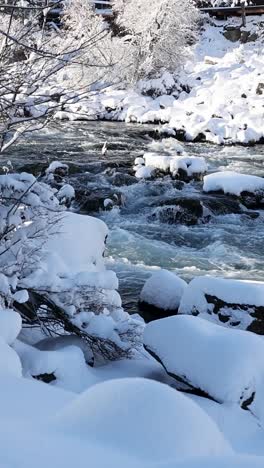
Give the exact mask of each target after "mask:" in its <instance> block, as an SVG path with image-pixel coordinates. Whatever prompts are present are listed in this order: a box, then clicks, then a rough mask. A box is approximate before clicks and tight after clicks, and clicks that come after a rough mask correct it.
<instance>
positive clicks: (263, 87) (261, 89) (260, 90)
mask: <svg viewBox="0 0 264 468" xmlns="http://www.w3.org/2000/svg"><path fill="white" fill-rule="evenodd" d="M256 94H259V95H261V94H264V83H259V84H258V86H257V89H256Z"/></svg>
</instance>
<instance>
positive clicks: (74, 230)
mask: <svg viewBox="0 0 264 468" xmlns="http://www.w3.org/2000/svg"><path fill="white" fill-rule="evenodd" d="M107 235H108V229H107V227H106V225H105V224H104V222H103V221H101V220H99V219H96V218H93V217H91V216H84V215H80V214H76V213H71V212H66V213H65V214H64V215H63V219H62V223H61V224H60V227H59V232H58V234H54V235H53V236H51V237H50V238H49V240H48V242H47V244H46V249H47V251H50V252H51V253H52V252H55V253H56V255H57V256H58V257H59V258H60V262H63V264H64V266H65V267H66V268H65V269H66V270H67V269H68V270H69V271H71V273H73V272H76V273H80V272H81V271H86V270H89V269H90V270H91V269H92V267H93V269H94V270H95V271H96V270H100V269H103V268H104V264H103V252H104V250H105V238H106V236H107Z"/></svg>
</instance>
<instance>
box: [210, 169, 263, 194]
mask: <svg viewBox="0 0 264 468" xmlns="http://www.w3.org/2000/svg"><path fill="white" fill-rule="evenodd" d="M203 190H204V192H215V191H218V190H221V191H222V192H224V193H228V194H231V195H237V196H239V195H240V194H241V193H242V192H252V193H255V192H257V191H259V190H264V179H263V178H262V177H258V176H253V175H248V174H239V173H238V172H233V171H223V172H215V173H214V174H209V175H207V176H205V178H204V185H203Z"/></svg>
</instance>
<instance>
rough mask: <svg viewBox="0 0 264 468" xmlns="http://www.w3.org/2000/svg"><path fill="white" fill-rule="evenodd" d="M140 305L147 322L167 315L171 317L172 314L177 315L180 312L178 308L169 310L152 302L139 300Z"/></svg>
mask: <svg viewBox="0 0 264 468" xmlns="http://www.w3.org/2000/svg"><path fill="white" fill-rule="evenodd" d="M138 307H139V310H140V312H141V314H140V315H141V316H142V317H143V319H144V320H145V322H146V323H149V322H152V321H153V320H159V319H162V318H165V317H171V316H172V315H176V314H177V313H178V309H175V310H168V309H166V310H165V309H160V308H159V307H156V306H154V305H152V304H148V302H145V301H139V302H138Z"/></svg>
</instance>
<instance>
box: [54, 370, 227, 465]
mask: <svg viewBox="0 0 264 468" xmlns="http://www.w3.org/2000/svg"><path fill="white" fill-rule="evenodd" d="M54 424H56V430H57V433H58V432H59V431H62V432H64V433H67V434H69V435H73V436H75V437H78V439H80V440H83V441H90V442H91V441H96V442H98V443H101V444H102V445H103V446H104V445H105V444H106V445H107V446H110V447H112V448H113V449H117V450H119V451H120V452H121V453H122V452H123V453H126V454H128V455H130V456H132V457H135V458H136V459H140V460H141V461H145V462H147V461H148V462H154V461H155V463H157V462H161V461H164V462H165V461H169V460H173V459H176V458H177V457H184V456H202V455H213V454H214V455H220V454H223V453H225V454H230V453H232V450H231V447H230V446H229V444H228V443H227V441H226V440H225V438H224V436H223V434H222V433H221V432H220V431H219V430H218V428H217V426H216V425H215V423H214V422H213V421H212V420H211V419H210V418H209V417H208V416H207V414H206V413H205V412H203V411H202V410H201V409H200V408H199V407H198V405H196V404H195V403H193V402H192V401H191V400H190V399H188V398H187V397H186V396H184V395H183V394H182V393H179V392H177V390H174V389H171V388H170V387H169V386H167V385H164V384H161V383H158V382H154V381H151V380H147V379H121V380H113V381H108V382H104V383H101V384H99V385H96V386H94V387H92V388H90V389H88V390H87V391H86V392H84V393H83V394H82V395H81V396H80V397H78V398H76V400H75V401H73V403H72V404H70V405H68V407H66V408H65V409H64V410H62V411H61V412H59V413H58V415H57V416H56V417H55V419H54ZM201 427H202V428H203V430H202V431H201Z"/></svg>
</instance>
